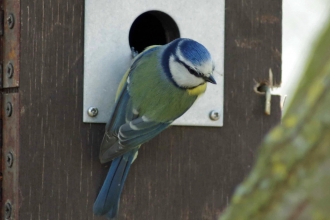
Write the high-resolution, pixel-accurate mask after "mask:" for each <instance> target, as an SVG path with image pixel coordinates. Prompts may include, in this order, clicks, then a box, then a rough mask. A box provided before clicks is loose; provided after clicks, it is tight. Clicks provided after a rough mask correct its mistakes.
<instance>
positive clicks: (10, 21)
mask: <svg viewBox="0 0 330 220" xmlns="http://www.w3.org/2000/svg"><path fill="white" fill-rule="evenodd" d="M7 24H8V27H9V28H10V29H12V28H13V27H14V24H15V18H14V15H13V14H12V13H10V14H9V15H8V17H7Z"/></svg>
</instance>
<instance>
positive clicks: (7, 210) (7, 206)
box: [5, 202, 12, 219]
mask: <svg viewBox="0 0 330 220" xmlns="http://www.w3.org/2000/svg"><path fill="white" fill-rule="evenodd" d="M11 211H12V207H11V204H10V202H6V204H5V219H9V218H10V217H11Z"/></svg>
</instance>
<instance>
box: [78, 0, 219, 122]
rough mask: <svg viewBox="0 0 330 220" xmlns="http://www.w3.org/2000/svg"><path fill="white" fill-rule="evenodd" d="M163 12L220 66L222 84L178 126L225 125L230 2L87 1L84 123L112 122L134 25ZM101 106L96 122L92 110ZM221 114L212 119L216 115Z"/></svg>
mask: <svg viewBox="0 0 330 220" xmlns="http://www.w3.org/2000/svg"><path fill="white" fill-rule="evenodd" d="M150 10H157V11H161V12H164V13H166V14H168V15H169V16H170V17H172V19H174V21H175V22H176V24H177V25H178V27H179V30H180V37H185V38H191V39H194V40H196V41H198V42H200V43H201V44H203V45H204V46H205V47H206V48H207V49H208V50H209V51H210V53H211V55H212V57H213V60H214V62H215V67H216V68H215V72H214V75H215V79H216V81H217V85H211V84H208V88H207V90H206V92H205V94H204V95H203V96H201V97H200V98H199V99H198V100H197V101H196V103H195V104H194V105H193V107H192V108H191V109H190V110H189V111H188V112H186V113H185V114H184V115H183V116H182V117H181V118H179V119H177V120H176V121H175V122H174V124H175V125H189V126H214V127H219V126H222V125H223V90H224V89H223V82H224V80H223V78H224V13H225V4H224V0H210V1H195V0H186V1H177V0H175V1H174V0H167V1H163V0H144V1H134V0H127V1H118V0H117V1H115V0H111V1H109V0H98V1H93V0H86V1H85V53H84V54H85V60H84V108H83V111H84V112H83V121H84V122H88V123H106V122H107V121H108V120H109V115H110V114H111V111H112V109H113V106H114V99H115V94H116V90H117V86H118V84H119V82H120V80H121V77H122V75H123V74H124V73H125V72H126V70H127V69H128V67H129V65H130V62H131V59H132V58H131V51H130V46H129V41H128V36H129V30H130V28H131V25H132V23H133V22H134V20H135V19H136V18H137V17H138V16H139V15H141V14H142V13H144V12H147V11H150ZM90 107H96V108H97V109H98V114H97V116H95V117H91V116H89V115H88V109H89V108H90ZM214 110H215V111H217V112H218V113H219V119H218V120H211V118H210V112H212V111H214Z"/></svg>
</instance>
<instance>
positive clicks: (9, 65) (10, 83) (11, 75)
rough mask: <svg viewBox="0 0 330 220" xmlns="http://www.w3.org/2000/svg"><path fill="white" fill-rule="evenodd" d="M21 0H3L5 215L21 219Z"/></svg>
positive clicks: (0, 86)
mask: <svg viewBox="0 0 330 220" xmlns="http://www.w3.org/2000/svg"><path fill="white" fill-rule="evenodd" d="M20 2H21V1H20V0H0V92H1V96H0V108H1V112H2V113H1V117H0V126H1V128H0V130H1V136H0V139H1V140H0V141H1V144H0V145H1V158H2V163H1V164H2V167H1V194H0V196H1V197H0V198H1V206H2V207H1V215H0V219H5V220H7V219H8V220H14V219H15V220H18V211H19V190H18V189H19V186H18V184H19V183H18V176H19V173H18V170H19V169H18V166H19V162H18V161H19V149H20V148H19V143H20V142H19V119H20V117H19V116H20V115H19V113H20V110H19V109H20V108H19V93H18V86H19V73H20V62H19V61H20V35H21V34H20V31H21V27H20V14H21V10H20Z"/></svg>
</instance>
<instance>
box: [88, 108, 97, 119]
mask: <svg viewBox="0 0 330 220" xmlns="http://www.w3.org/2000/svg"><path fill="white" fill-rule="evenodd" d="M87 113H88V115H89V116H90V117H95V116H97V114H98V113H99V110H98V109H97V108H96V107H90V108H89V109H88V111H87Z"/></svg>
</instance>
